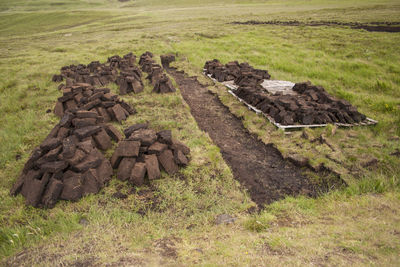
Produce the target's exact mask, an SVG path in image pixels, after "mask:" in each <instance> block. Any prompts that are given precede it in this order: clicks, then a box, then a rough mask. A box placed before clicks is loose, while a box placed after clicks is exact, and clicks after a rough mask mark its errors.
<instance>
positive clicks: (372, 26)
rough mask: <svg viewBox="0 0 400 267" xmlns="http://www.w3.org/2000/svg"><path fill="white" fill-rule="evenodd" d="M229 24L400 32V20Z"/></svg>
mask: <svg viewBox="0 0 400 267" xmlns="http://www.w3.org/2000/svg"><path fill="white" fill-rule="evenodd" d="M231 24H239V25H279V26H311V27H315V26H347V27H350V28H352V29H363V30H366V31H369V32H400V26H399V25H400V22H370V23H368V24H366V23H359V22H337V21H310V22H300V21H297V20H292V21H276V20H273V21H254V20H249V21H234V22H232V23H231Z"/></svg>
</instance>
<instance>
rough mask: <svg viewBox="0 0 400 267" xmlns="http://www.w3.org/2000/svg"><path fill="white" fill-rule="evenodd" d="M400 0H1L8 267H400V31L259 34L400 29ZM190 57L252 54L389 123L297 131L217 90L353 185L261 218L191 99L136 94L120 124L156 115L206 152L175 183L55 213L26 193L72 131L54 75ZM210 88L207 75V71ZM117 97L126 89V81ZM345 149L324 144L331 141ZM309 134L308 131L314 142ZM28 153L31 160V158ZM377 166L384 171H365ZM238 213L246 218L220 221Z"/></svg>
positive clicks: (189, 66)
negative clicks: (117, 59)
mask: <svg viewBox="0 0 400 267" xmlns="http://www.w3.org/2000/svg"><path fill="white" fill-rule="evenodd" d="M399 17H400V3H399V2H398V1H361V0H360V1H355V0H354V1H320V0H312V1H261V0H259V1H239V0H238V1H226V0H217V1H194V0H191V1H179V0H174V1H159V0H149V1H144V0H138V1H128V2H118V1H116V0H115V1H114V0H86V1H84V0H80V1H74V0H63V1H61V0H60V1H50V0H41V1H22V0H19V1H4V0H0V58H1V60H0V73H1V74H2V75H0V114H1V116H0V144H1V146H0V201H1V202H0V203H1V207H0V258H1V261H0V262H1V263H2V264H4V265H11V264H14V265H27V266H32V265H40V266H43V265H48V266H54V265H57V264H59V265H61V264H65V265H73V264H85V263H86V264H92V265H95V264H98V265H105V264H106V263H110V264H115V265H150V266H151V265H160V264H163V265H205V266H215V265H228V266H231V265H234V266H243V265H255V266H265V265H272V264H273V265H288V264H289V265H311V264H313V265H314V264H315V265H343V266H344V265H349V264H352V265H370V264H371V265H372V264H373V265H376V264H380V265H386V266H391V265H393V266H396V265H398V264H399V259H398V255H399V251H400V241H399V240H400V238H399V233H400V221H399V211H400V192H399V173H400V167H399V166H400V159H399V157H398V156H393V155H390V154H392V153H393V152H395V151H396V149H400V141H399V135H400V127H399V126H400V78H399V77H400V66H399V64H398V62H400V52H399V49H398V48H399V45H398V44H399V43H400V34H399V33H385V32H381V33H378V32H367V31H364V30H355V29H350V28H349V27H327V26H323V27H288V26H274V25H260V26H250V25H248V26H246V25H232V24H228V23H230V22H232V21H246V20H260V21H261V20H284V21H286V20H294V19H295V20H301V21H311V20H334V21H345V22H354V21H358V22H375V21H381V22H382V21H399V19H398V18H399ZM147 50H148V51H151V52H153V53H155V54H157V55H160V54H164V53H177V55H178V62H176V63H175V64H176V66H178V67H179V68H182V69H184V70H185V71H186V72H188V73H190V74H192V75H198V76H199V77H201V69H202V66H203V64H204V62H205V61H206V60H210V59H213V58H218V59H220V60H221V61H222V62H227V61H230V60H239V61H248V62H249V63H250V64H252V65H254V66H256V67H259V68H264V69H268V71H269V72H270V74H271V75H272V77H273V78H274V79H282V80H291V81H294V82H300V81H305V80H310V81H311V82H313V83H314V84H318V85H322V86H324V87H325V88H326V90H327V91H328V92H329V93H331V94H333V95H335V96H338V97H341V98H344V99H347V100H349V101H350V102H351V103H352V104H354V105H355V106H357V107H358V109H359V110H360V111H361V112H362V113H364V114H366V115H367V116H369V117H371V118H374V119H377V120H378V121H379V123H378V125H376V126H373V127H356V128H352V129H336V128H335V127H327V128H324V129H313V130H306V131H305V133H306V134H307V135H308V136H309V139H304V138H303V137H301V136H302V135H303V133H302V132H294V133H292V134H289V135H287V134H284V133H283V132H281V131H278V130H276V129H275V128H274V127H273V126H271V125H270V124H269V123H267V122H266V120H265V119H263V118H261V117H258V116H257V115H255V114H254V113H252V112H250V111H248V110H247V109H246V108H245V107H243V106H242V105H241V104H239V103H237V102H236V101H235V100H234V99H233V98H232V97H230V95H229V94H227V93H226V91H225V89H224V88H222V87H218V86H213V85H211V84H210V85H211V86H210V87H209V89H210V90H212V91H214V92H216V93H217V94H218V95H219V97H220V99H221V100H222V102H223V103H224V104H225V105H227V106H228V107H229V108H230V110H231V111H232V112H233V113H234V114H236V115H237V116H238V117H240V118H242V120H243V123H244V125H245V126H246V127H247V128H248V129H249V130H250V131H251V132H254V133H256V134H257V135H259V137H260V139H262V140H263V141H264V142H266V143H270V142H272V143H274V144H276V146H277V147H278V148H279V149H280V150H281V151H282V153H283V154H284V155H290V154H298V155H301V156H307V157H309V158H310V161H311V164H312V165H313V166H318V165H319V164H321V163H324V165H325V166H327V167H329V168H330V169H332V170H334V171H335V172H338V173H340V174H341V177H342V178H343V179H344V180H345V181H346V182H347V183H348V185H349V186H348V187H346V188H343V189H339V190H333V191H331V192H330V193H328V194H325V195H322V196H321V197H319V198H317V199H308V198H304V197H298V198H293V197H288V198H286V199H284V200H282V201H279V202H276V203H273V204H272V205H270V206H267V207H266V208H265V209H264V210H263V211H261V212H260V213H259V214H250V213H249V212H248V211H249V210H251V207H254V203H252V202H251V200H250V198H249V197H248V195H247V193H246V192H245V191H244V190H243V189H242V188H241V187H240V185H239V184H238V183H237V182H236V181H235V180H234V178H233V176H232V173H231V171H230V169H229V168H228V166H227V165H226V164H225V162H224V161H223V159H222V157H221V154H220V152H219V149H218V147H216V146H215V145H213V143H212V141H211V139H210V138H209V137H208V136H207V135H205V134H204V133H203V132H202V131H201V130H199V128H198V127H197V125H196V121H195V120H194V119H193V117H192V116H191V114H190V110H189V108H188V106H187V105H186V103H185V102H184V101H183V99H182V97H181V95H180V93H179V91H178V92H176V93H174V94H171V95H167V96H166V95H154V94H151V88H150V86H149V85H147V87H146V90H145V92H144V93H142V94H139V95H130V96H126V97H124V100H126V101H127V102H129V103H132V104H134V105H135V106H136V108H137V110H138V114H137V115H135V116H131V117H130V118H129V120H128V121H127V122H124V124H123V125H117V126H118V127H119V129H122V128H123V127H124V126H127V125H131V124H133V123H136V122H144V121H149V122H150V125H151V127H153V128H155V129H172V131H173V134H174V136H177V137H178V138H179V139H181V140H183V141H184V142H185V143H187V144H188V145H189V146H190V148H191V150H192V160H191V163H190V165H189V166H188V167H187V168H186V169H184V170H182V172H181V174H180V175H178V176H175V177H171V176H168V175H167V174H166V173H163V177H162V179H161V180H159V181H156V182H155V183H154V186H152V187H151V188H147V187H143V188H140V189H139V193H138V194H130V195H129V197H128V198H127V199H124V200H119V199H114V198H112V194H113V193H114V192H116V191H117V190H121V191H122V192H128V191H129V190H130V189H131V188H130V187H129V186H128V185H127V184H124V183H121V182H119V181H117V180H116V179H114V180H113V181H112V182H111V185H110V186H109V187H107V188H105V189H104V190H103V192H102V193H100V194H98V195H95V196H88V197H85V198H84V199H82V200H80V201H79V202H76V203H66V202H60V203H59V204H57V206H56V207H55V208H54V209H52V210H37V209H34V208H29V207H25V205H24V199H23V197H21V196H18V197H16V198H14V197H10V196H9V194H8V192H9V189H10V187H11V185H12V184H13V183H14V182H15V180H16V178H17V176H18V175H19V172H20V171H21V169H22V167H23V164H24V162H25V161H26V160H27V159H28V157H29V154H30V153H31V151H32V149H33V148H34V147H36V146H37V145H39V144H40V142H41V141H42V140H43V139H44V138H45V136H46V135H47V134H48V132H49V131H50V129H51V128H52V127H53V126H54V125H55V124H56V123H57V122H58V119H57V118H56V117H55V116H54V115H53V114H52V113H46V110H47V109H52V108H53V106H54V104H55V101H56V99H57V97H59V96H60V92H59V91H58V90H57V84H54V83H52V82H51V76H52V74H55V73H58V71H59V69H60V67H62V66H64V65H69V64H77V63H85V64H86V63H89V62H90V61H93V60H100V61H105V60H106V59H107V57H108V56H111V55H114V54H119V55H123V54H126V53H128V52H130V51H132V52H133V53H135V54H136V55H140V54H141V53H143V52H145V51H147ZM200 80H201V81H203V82H205V83H206V82H208V83H209V81H207V80H206V79H205V78H200ZM112 89H113V90H116V87H115V86H112ZM321 134H322V135H324V137H325V138H326V139H327V140H328V142H329V143H330V144H331V145H332V146H333V147H334V148H335V149H334V150H332V149H331V148H329V147H328V146H327V145H326V144H320V143H318V142H312V140H313V139H314V138H317V137H319V136H320V135H321ZM303 136H304V135H303ZM19 158H20V159H19ZM371 159H377V160H378V164H377V165H374V166H370V167H368V168H366V167H363V166H365V165H366V163H368V162H369V161H371ZM223 213H228V214H230V215H232V216H234V217H236V218H237V220H236V222H235V223H234V224H230V225H215V222H214V221H215V217H216V216H217V215H219V214H223Z"/></svg>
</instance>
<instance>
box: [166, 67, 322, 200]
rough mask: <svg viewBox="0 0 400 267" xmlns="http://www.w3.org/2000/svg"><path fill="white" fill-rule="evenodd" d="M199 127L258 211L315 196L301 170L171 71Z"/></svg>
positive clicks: (196, 85) (208, 94)
mask: <svg viewBox="0 0 400 267" xmlns="http://www.w3.org/2000/svg"><path fill="white" fill-rule="evenodd" d="M168 72H169V74H171V75H172V76H173V78H174V79H175V81H176V83H177V84H178V86H179V88H180V90H181V93H182V96H183V98H184V99H185V101H186V102H187V103H188V105H189V106H190V109H191V113H192V115H193V116H194V118H195V119H196V121H197V124H198V125H199V127H200V128H201V129H202V130H203V131H205V132H207V133H208V134H209V136H210V137H211V139H212V140H213V141H214V143H215V144H216V145H217V146H218V147H219V148H220V150H221V154H222V156H223V158H224V160H225V161H226V162H227V164H228V165H229V166H230V168H231V170H232V172H233V174H234V177H235V178H236V179H237V180H238V181H239V182H240V183H241V184H242V186H244V187H245V188H246V189H247V190H248V192H249V194H250V196H251V198H252V200H253V201H254V202H255V203H257V205H258V206H259V207H262V206H263V205H265V204H268V203H271V202H273V201H276V200H278V199H281V198H283V197H284V196H286V195H298V194H304V195H307V196H316V195H317V188H316V186H315V185H313V184H312V183H311V182H310V181H309V179H308V178H307V177H305V176H304V175H302V173H301V169H300V168H298V167H296V166H295V165H293V164H292V163H291V162H289V161H287V160H284V159H283V157H282V155H281V153H280V152H279V151H278V150H277V149H276V148H274V147H273V146H272V145H266V144H264V143H263V142H262V141H260V140H258V139H257V137H256V136H254V135H253V134H251V133H249V132H248V131H247V130H246V128H245V127H244V126H243V124H242V122H241V120H240V119H238V118H236V117H235V116H234V115H233V114H232V113H231V112H230V111H229V109H228V108H227V107H226V106H224V105H223V104H222V103H221V102H220V100H219V98H218V97H217V96H216V95H213V94H212V93H211V92H209V91H208V89H207V87H206V86H204V85H202V84H200V83H199V82H198V81H197V79H196V78H195V77H187V76H186V75H185V74H184V73H183V72H180V71H176V70H175V69H172V68H169V69H168Z"/></svg>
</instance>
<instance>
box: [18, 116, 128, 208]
mask: <svg viewBox="0 0 400 267" xmlns="http://www.w3.org/2000/svg"><path fill="white" fill-rule="evenodd" d="M102 122H103V117H101V116H99V114H98V113H97V112H94V111H86V110H76V111H74V112H69V111H67V112H66V113H65V114H64V115H63V117H62V118H61V120H60V122H59V123H58V124H57V125H56V126H55V127H54V128H53V129H52V130H51V132H50V134H49V135H48V136H47V138H46V139H45V140H44V141H43V142H42V144H41V145H40V146H39V147H37V148H35V149H34V150H33V153H32V155H31V157H30V158H29V160H28V161H27V162H26V164H25V166H24V169H23V170H22V173H21V175H20V177H19V178H18V180H17V182H16V183H15V184H14V186H13V187H12V189H11V195H17V194H18V193H21V194H22V195H23V196H24V197H25V199H26V204H27V205H31V206H34V207H48V208H51V207H54V205H55V204H56V202H57V200H58V199H64V200H71V201H76V200H78V199H80V198H81V197H82V196H85V195H87V194H90V193H97V192H98V191H99V190H100V189H101V188H102V187H104V186H105V185H106V183H107V182H108V181H109V180H110V179H111V176H112V174H113V171H112V168H111V164H110V162H109V160H108V159H106V158H105V157H104V155H103V154H102V153H101V152H100V151H99V149H101V150H107V149H109V148H111V147H112V143H111V138H113V139H114V140H116V141H118V140H119V139H120V135H121V133H119V131H118V130H117V129H115V128H114V127H113V126H112V125H105V124H102Z"/></svg>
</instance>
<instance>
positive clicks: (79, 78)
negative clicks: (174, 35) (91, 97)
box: [52, 52, 175, 95]
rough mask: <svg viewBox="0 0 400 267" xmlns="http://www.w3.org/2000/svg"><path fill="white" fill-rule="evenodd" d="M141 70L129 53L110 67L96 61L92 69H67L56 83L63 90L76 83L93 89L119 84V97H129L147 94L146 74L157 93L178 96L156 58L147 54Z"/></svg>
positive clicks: (111, 59)
mask: <svg viewBox="0 0 400 267" xmlns="http://www.w3.org/2000/svg"><path fill="white" fill-rule="evenodd" d="M139 63H140V64H139V65H140V66H138V65H136V56H135V55H134V54H132V53H129V54H127V55H125V56H123V57H122V58H121V57H120V56H118V55H115V56H112V57H109V58H108V60H107V62H106V63H100V62H99V61H93V62H91V63H89V64H88V65H84V64H78V65H70V66H64V67H62V68H61V73H60V74H56V75H54V76H53V79H52V80H53V81H54V82H62V81H63V80H65V85H64V84H60V86H59V89H62V88H63V87H64V86H67V87H70V86H72V85H73V84H76V83H86V84H90V85H92V86H106V85H107V84H109V83H116V84H117V85H118V86H119V94H120V95H125V94H128V93H131V92H134V93H135V94H137V93H140V92H142V91H143V89H144V86H143V81H142V71H144V72H146V73H148V74H149V75H148V77H146V78H147V79H149V80H150V81H151V84H152V85H153V86H154V89H153V92H156V93H168V92H174V91H175V88H173V86H172V83H171V81H170V80H169V79H168V77H166V76H165V73H164V70H163V68H162V67H161V66H160V65H158V64H157V63H156V62H155V61H154V60H153V54H152V53H150V52H146V53H144V54H143V55H142V56H141V57H140V62H139Z"/></svg>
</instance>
